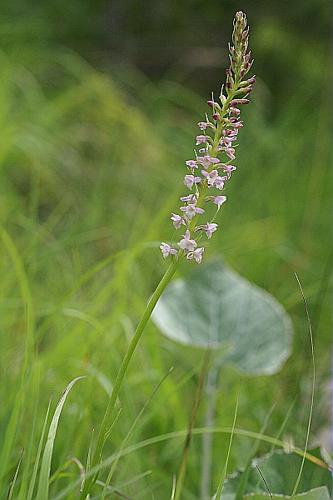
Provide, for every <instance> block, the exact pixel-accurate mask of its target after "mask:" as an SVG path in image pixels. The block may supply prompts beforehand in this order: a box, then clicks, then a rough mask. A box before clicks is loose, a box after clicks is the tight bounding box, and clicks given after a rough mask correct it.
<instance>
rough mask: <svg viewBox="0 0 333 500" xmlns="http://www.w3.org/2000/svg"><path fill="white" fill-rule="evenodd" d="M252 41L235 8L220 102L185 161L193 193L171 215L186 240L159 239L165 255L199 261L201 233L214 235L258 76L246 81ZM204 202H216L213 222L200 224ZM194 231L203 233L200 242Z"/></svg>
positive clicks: (213, 103) (187, 183)
mask: <svg viewBox="0 0 333 500" xmlns="http://www.w3.org/2000/svg"><path fill="white" fill-rule="evenodd" d="M248 39H249V27H248V26H247V19H246V15H245V14H244V13H243V12H237V13H236V15H235V18H234V28H233V33H232V45H231V44H229V58H230V66H229V68H228V69H227V70H226V75H227V76H226V82H225V85H223V86H222V89H221V93H220V97H219V102H216V101H215V100H214V97H213V96H212V99H211V100H209V101H208V102H207V104H208V106H209V107H210V108H211V119H209V117H208V115H206V120H205V121H202V122H199V123H198V127H199V129H200V131H201V133H200V134H199V135H197V137H196V146H197V149H195V160H188V161H186V168H187V173H186V175H185V177H184V185H185V186H186V187H187V188H188V190H189V194H187V195H185V196H182V197H181V198H180V201H181V202H183V205H182V206H181V207H180V212H181V214H180V215H179V214H175V213H173V214H172V216H171V220H172V223H173V225H174V227H175V228H176V229H181V228H184V230H185V231H184V234H183V238H182V239H181V240H180V241H179V242H178V244H177V247H178V248H175V247H173V246H171V245H169V244H168V243H164V242H163V243H161V245H160V249H161V251H162V255H163V257H164V258H166V257H168V256H170V255H171V256H172V255H173V256H174V257H176V258H178V257H181V256H183V255H184V256H185V257H186V258H187V259H188V260H192V259H193V260H195V261H196V262H197V263H198V264H199V263H200V262H201V260H202V256H203V253H204V251H205V248H204V247H203V246H201V247H200V246H198V242H199V240H201V237H202V235H206V237H207V238H208V239H210V238H211V237H212V235H213V233H214V232H215V231H216V230H217V228H218V224H217V223H215V222H214V220H215V217H216V215H217V213H218V211H219V210H220V208H221V206H222V205H223V203H225V201H226V200H227V198H226V196H224V195H223V194H221V193H220V192H221V191H222V190H223V189H224V187H225V184H226V182H227V181H228V180H229V179H230V178H231V175H232V172H233V171H235V170H236V167H235V166H234V165H233V164H232V162H233V161H234V160H235V153H236V141H237V136H238V131H239V129H240V128H242V127H243V122H242V121H241V120H240V113H241V111H240V109H239V108H240V107H241V106H243V105H245V104H248V103H249V99H248V96H249V94H250V92H251V91H252V88H253V85H254V83H255V76H252V77H251V78H248V79H245V76H246V75H247V74H248V72H249V71H250V69H251V67H252V64H253V59H251V51H248ZM206 203H211V204H213V206H215V208H216V210H215V215H214V216H213V218H212V219H211V220H210V222H206V223H205V224H197V222H198V218H199V217H200V216H202V215H203V214H204V213H205V209H204V208H203V206H205V204H206ZM194 234H196V235H199V237H198V238H197V240H198V241H196V239H195V238H194V236H193V235H194Z"/></svg>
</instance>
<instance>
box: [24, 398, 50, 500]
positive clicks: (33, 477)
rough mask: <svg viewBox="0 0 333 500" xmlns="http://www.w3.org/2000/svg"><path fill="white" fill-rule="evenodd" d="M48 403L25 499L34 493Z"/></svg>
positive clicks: (47, 414)
mask: <svg viewBox="0 0 333 500" xmlns="http://www.w3.org/2000/svg"><path fill="white" fill-rule="evenodd" d="M50 405H51V403H49V405H48V407H47V411H46V415H45V419H44V424H43V429H42V434H41V437H40V440H39V444H38V448H37V455H36V460H35V463H34V468H33V471H32V475H31V480H30V483H29V489H28V494H27V498H26V500H31V499H32V495H33V493H34V489H35V484H36V477H37V471H38V467H39V461H40V456H41V454H42V446H43V442H44V436H45V432H46V425H47V421H48V418H49V412H50Z"/></svg>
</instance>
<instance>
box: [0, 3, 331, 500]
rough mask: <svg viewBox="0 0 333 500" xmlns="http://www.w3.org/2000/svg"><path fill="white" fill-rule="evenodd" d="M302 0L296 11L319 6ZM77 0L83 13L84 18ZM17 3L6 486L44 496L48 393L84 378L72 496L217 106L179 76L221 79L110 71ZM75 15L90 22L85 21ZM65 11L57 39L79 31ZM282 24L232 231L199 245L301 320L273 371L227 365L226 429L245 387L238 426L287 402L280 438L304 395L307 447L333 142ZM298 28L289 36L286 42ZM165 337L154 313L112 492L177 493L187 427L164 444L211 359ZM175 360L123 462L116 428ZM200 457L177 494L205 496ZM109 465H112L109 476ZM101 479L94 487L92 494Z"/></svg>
mask: <svg viewBox="0 0 333 500" xmlns="http://www.w3.org/2000/svg"><path fill="white" fill-rule="evenodd" d="M67 3H68V2H67ZM18 4H20V5H23V7H24V4H23V3H22V2H18V3H15V2H13V3H12V6H11V9H12V11H13V12H14V10H15V8H17V6H18ZM309 4H310V2H306V5H304V9H306V12H308V13H310V14H311V12H312V10H311V9H310V7H309ZM8 5H9V4H8ZM44 5H46V7H45V9H46V8H51V7H50V4H46V3H40V9H43V8H44ZM57 5H58V7H59V9H60V3H58V4H57ZM73 5H74V4H73ZM67 7H68V6H67V5H66V9H67ZM232 8H233V9H234V5H232ZM27 9H28V7H27ZM36 9H37V7H36ZM71 9H73V10H74V11H76V9H75V8H74V7H72V4H71ZM86 9H88V7H85V8H83V7H82V9H81V8H80V9H79V10H78V11H77V12H79V13H80V15H81V14H82V15H83V16H86V17H85V18H87V16H88V14H87V10H86ZM282 10H283V9H281V11H282ZM51 11H52V12H54V11H53V10H52V9H51ZM51 11H50V12H51ZM6 12H7V11H6ZM22 12H23V11H20V13H21V14H20V16H19V17H17V16H16V18H15V25H14V26H13V25H12V23H11V22H10V21H11V19H10V16H11V15H12V14H11V13H10V12H8V16H7V17H6V16H4V17H3V18H2V19H1V30H2V34H3V35H4V37H3V38H4V43H8V44H10V49H7V50H6V51H5V52H4V53H2V54H1V64H0V73H1V74H0V122H1V137H0V222H1V246H0V272H1V284H0V352H1V363H0V380H1V384H0V401H1V406H0V449H1V464H0V470H1V477H2V479H1V480H2V489H1V491H0V496H1V497H2V496H4V497H5V496H6V495H7V494H8V493H10V494H11V495H12V498H16V497H17V495H18V497H19V498H20V500H21V499H22V500H23V499H24V500H25V499H26V498H29V495H32V497H31V498H33V495H34V494H35V491H34V490H33V491H32V490H31V487H32V488H33V486H36V484H35V483H36V480H37V478H38V470H37V467H38V464H39V463H40V456H41V455H42V449H43V448H42V443H43V437H44V433H43V426H44V425H46V424H45V414H46V412H47V408H48V404H49V401H50V399H51V398H52V399H53V398H55V397H56V398H57V397H58V394H59V393H60V392H61V391H62V389H63V387H65V386H66V384H67V382H68V380H72V379H73V378H74V377H76V376H77V375H82V374H83V375H88V377H87V379H86V381H85V383H84V384H78V385H77V387H76V390H75V393H73V395H72V397H71V400H70V401H69V402H68V404H66V405H65V406H64V408H63V411H62V416H61V421H60V425H59V428H58V431H57V439H56V441H55V445H54V448H53V454H52V468H51V477H50V482H49V497H50V498H51V499H52V498H56V497H57V495H59V494H60V492H62V491H65V489H66V488H67V487H68V486H71V487H72V489H71V491H70V492H68V494H66V497H65V498H68V499H69V500H71V499H74V498H77V496H78V491H79V485H80V482H81V477H80V468H79V466H78V464H85V463H86V459H87V454H88V449H89V446H90V441H91V434H92V429H96V427H97V424H98V423H99V422H100V420H101V418H102V416H103V414H104V411H105V407H106V402H107V398H108V396H109V391H110V388H112V386H113V383H114V379H115V374H116V372H117V369H118V367H119V365H120V361H121V359H122V357H123V355H124V352H125V349H126V346H127V344H128V339H129V338H130V337H131V335H132V334H133V328H134V327H135V326H136V324H137V320H138V318H139V317H140V315H141V314H142V311H143V308H144V306H145V304H146V300H147V298H148V297H149V296H150V295H151V293H152V291H153V289H154V286H155V285H156V281H157V280H158V278H159V276H160V275H161V274H162V273H163V271H164V263H163V261H162V259H161V258H160V255H159V252H158V245H159V241H160V240H161V239H167V238H168V237H169V234H168V231H169V230H170V229H169V224H168V217H169V213H170V212H171V211H172V210H174V209H175V206H176V199H177V197H178V196H180V195H181V194H182V191H181V179H182V175H183V163H184V160H185V159H188V158H189V157H190V156H191V154H192V148H193V137H194V134H195V132H196V126H195V124H196V122H197V121H199V120H200V119H201V118H202V115H203V113H204V112H205V109H206V108H205V105H204V99H202V97H201V96H199V95H197V93H196V91H193V90H192V91H190V90H189V89H188V88H187V86H184V85H182V84H181V83H180V82H181V81H185V79H184V78H183V77H184V74H185V73H186V75H187V79H188V80H187V81H188V82H189V83H191V85H192V89H193V88H194V87H195V85H197V84H198V85H202V87H204V88H205V94H208V93H209V91H210V89H211V85H212V79H213V78H212V75H211V74H210V76H209V78H210V81H209V85H207V81H205V78H208V73H207V72H203V71H202V70H201V69H200V75H199V76H200V77H198V78H197V77H196V76H193V74H192V73H188V69H186V66H184V68H183V67H181V68H180V69H179V72H178V73H177V72H176V70H175V72H174V73H172V74H171V73H169V74H168V75H165V77H164V78H163V79H161V80H160V81H157V82H156V81H155V82H153V81H151V80H150V79H149V78H147V77H146V76H144V75H142V74H141V73H140V72H138V71H136V70H133V69H131V68H128V67H126V68H119V67H116V66H114V67H113V68H112V70H111V71H110V73H107V72H105V71H103V72H102V71H100V70H98V69H96V68H93V67H91V66H90V65H89V64H87V63H86V62H85V61H84V60H82V59H81V58H80V57H79V56H76V55H74V54H73V53H72V52H70V51H66V50H61V51H60V50H59V49H57V50H55V49H54V47H53V48H52V47H50V46H46V47H45V46H44V47H39V48H38V47H37V45H36V46H34V45H33V44H32V43H26V40H27V38H28V39H29V40H31V38H29V37H30V35H31V25H30V24H29V23H30V21H31V19H32V14H33V13H35V12H36V10H33V9H32V10H31V8H30V6H29V12H31V19H30V18H28V17H27V16H25V15H24V12H23V13H22ZM25 12H26V11H25ZM52 12H51V16H52V15H53V14H52ZM77 12H75V14H77ZM198 12H199V11H198ZM84 13H86V14H84ZM310 14H307V15H309V16H310ZM89 15H90V13H89ZM201 15H202V13H200V16H201ZM200 16H199V17H200ZM310 17H312V14H311V16H310ZM41 18H42V22H39V21H38V19H40V18H39V17H38V16H37V18H35V17H34V20H33V27H34V30H35V31H34V33H35V40H37V39H40V38H43V37H44V35H45V38H47V37H49V36H50V38H51V37H52V36H53V35H52V33H53V32H52V30H51V31H50V30H49V26H48V24H47V16H44V14H43V15H42V14H41ZM36 19H37V20H36ZM71 19H74V18H71ZM200 19H201V17H200ZM316 19H317V21H316V22H319V21H318V18H316ZM66 22H67V21H66ZM75 22H77V23H78V25H79V24H80V23H81V21H80V20H79V19H78V17H77V16H76V15H75ZM89 22H91V23H92V24H93V23H94V20H93V19H91V20H89ZM68 23H70V20H68ZM55 24H56V26H55V29H56V30H60V31H58V33H60V32H61V29H62V28H64V30H65V29H69V28H67V26H68V25H66V26H62V23H61V21H59V22H57V23H55ZM297 24H301V23H297ZM220 25H221V21H220V20H219V23H218V28H219V29H220ZM257 26H259V24H258V25H257ZM264 28H265V29H264ZM289 28H290V25H289ZM289 28H288V29H287V27H286V28H285V29H284V26H282V27H281V24H280V23H279V22H277V23H274V22H273V21H272V23H270V24H269V26H268V25H265V27H263V28H262V29H260V30H257V31H256V32H257V33H258V35H256V36H255V44H256V46H257V47H256V50H257V49H259V48H260V50H259V52H258V56H259V53H262V54H263V59H262V61H260V57H259V58H258V56H256V58H257V73H260V74H259V83H258V86H257V89H256V97H255V102H254V103H253V104H254V105H253V107H252V109H249V110H247V111H246V117H245V120H246V127H245V128H244V130H242V132H241V144H240V147H239V156H238V157H239V169H238V171H237V175H235V176H234V177H233V180H232V183H231V184H230V187H228V190H229V191H228V198H229V201H228V204H226V206H225V209H224V210H223V214H222V213H221V225H222V226H223V227H222V231H221V233H220V234H219V235H217V238H216V239H214V241H213V240H212V242H211V244H210V248H209V250H208V251H207V255H211V256H212V257H213V256H215V255H217V256H220V255H221V254H223V255H224V256H225V259H226V261H227V262H230V264H231V265H232V267H233V268H234V269H236V270H237V272H239V273H240V274H241V275H243V276H245V277H246V279H247V280H249V281H250V282H253V283H256V285H258V286H260V287H262V288H264V289H267V290H268V291H269V292H270V293H272V294H273V295H274V296H276V297H278V300H279V302H281V303H282V304H283V306H284V307H285V309H286V310H287V311H288V313H289V314H290V315H291V317H292V320H293V323H294V325H295V331H296V335H295V338H294V354H293V356H292V357H291V358H290V359H289V360H288V362H287V363H286V366H285V367H284V368H283V371H282V372H281V373H280V374H279V375H278V376H277V377H271V378H270V379H268V378H266V377H263V378H251V379H250V380H247V379H246V378H242V377H235V375H234V372H232V371H230V370H228V369H225V370H224V372H223V380H222V381H221V385H220V386H219V391H218V404H217V415H216V423H217V425H219V426H225V427H229V426H230V425H231V423H232V416H233V412H234V408H235V402H236V397H237V394H239V410H238V423H237V426H238V424H239V427H242V428H245V429H255V430H257V429H260V428H261V426H262V422H263V420H264V419H265V415H266V414H267V412H268V411H269V408H270V407H271V406H272V405H273V403H276V406H275V411H274V414H273V416H272V419H271V422H270V427H269V429H267V433H268V434H270V435H276V434H277V429H279V428H280V426H281V422H283V420H284V417H285V414H286V412H287V411H288V409H289V407H290V405H291V404H292V402H293V401H294V399H295V398H298V401H299V404H297V405H295V409H294V411H293V412H292V414H291V416H290V419H289V421H288V423H287V425H286V429H285V432H286V435H290V434H292V436H293V439H294V440H295V442H296V443H303V442H304V433H305V426H306V418H307V413H308V412H307V409H308V401H309V392H310V388H309V386H308V379H309V366H310V363H309V359H310V358H309V346H308V340H307V335H306V333H305V332H306V322H305V319H304V310H303V306H302V303H301V297H300V295H299V291H298V288H297V284H296V282H295V280H294V277H293V272H294V271H295V270H296V271H297V272H298V274H299V275H300V278H301V280H302V283H303V285H304V289H305V293H306V296H307V299H308V301H309V307H310V314H311V318H312V320H313V323H314V332H315V352H316V359H317V360H319V363H318V364H319V368H320V369H319V374H318V380H319V384H318V397H317V401H316V404H315V415H314V423H313V431H312V433H313V435H314V436H318V435H319V434H321V431H322V429H323V427H324V425H325V423H326V422H327V415H328V410H326V403H327V396H326V394H325V391H324V387H325V386H326V381H327V380H328V377H329V361H330V353H329V349H328V348H327V346H328V342H330V341H331V329H330V319H329V316H330V309H331V307H330V298H329V297H330V281H329V272H328V271H327V270H328V269H330V262H329V258H330V252H331V250H330V232H329V231H328V230H327V228H328V227H330V218H331V216H330V198H331V188H330V176H331V169H330V151H331V137H330V128H329V111H330V110H329V106H328V105H327V92H328V82H327V79H326V78H325V75H324V74H323V68H325V67H327V59H326V55H325V50H324V49H323V50H322V45H320V42H318V43H319V45H316V43H317V42H316V43H315V42H314V41H313V37H311V40H312V42H309V40H308V37H306V38H302V36H301V34H299V33H294V32H292V33H291V31H289ZM290 29H291V28H290ZM300 29H301V27H300ZM302 29H303V28H302ZM88 31H89V30H88ZM88 31H85V32H84V33H88ZM43 33H44V35H43ZM191 33H194V32H193V30H192V31H191ZM196 33H197V32H196ZM293 33H294V35H293ZM9 34H10V36H9ZM36 34H37V35H36ZM7 35H8V36H7ZM289 35H290V36H289ZM291 35H293V36H291ZM196 36H197V34H196ZM288 36H289V38H288ZM15 37H16V38H15ZM14 38H15V40H16V44H15V43H12V42H13V39H14ZM45 38H44V40H45ZM22 40H23V42H24V43H21V42H22ZM58 40H60V41H61V42H62V41H63V38H61V35H60V38H59V39H58ZM289 40H290V43H291V42H295V40H296V41H297V45H295V47H297V50H296V49H295V51H294V52H293V51H291V50H289V48H290V43H289ZM36 43H37V42H36ZM43 43H44V42H43ZM46 45H47V44H46ZM83 52H84V51H83ZM177 54H178V55H179V50H178V52H177ZM286 67H287V68H288V71H286V74H283V69H284V68H286ZM259 68H263V70H262V71H258V69H259ZM277 68H278V69H277ZM203 73H205V74H203ZM217 73H218V75H217V76H218V78H216V79H215V75H214V82H216V89H218V81H219V78H220V76H221V71H220V69H218V70H217ZM282 83H283V85H282ZM214 85H215V84H214ZM196 88H198V87H196ZM277 90H278V91H279V92H277ZM227 205H228V206H227ZM170 234H171V233H170ZM156 333H157V331H156V328H155V326H154V325H153V324H150V326H149V328H148V329H147V332H146V335H145V338H144V339H143V342H142V344H141V345H140V347H139V350H138V352H137V354H136V356H135V359H134V360H133V364H132V366H131V368H130V371H129V373H128V377H127V383H126V386H125V389H124V391H123V392H122V393H121V395H120V399H121V402H122V412H121V414H120V418H119V419H118V421H117V423H116V430H115V432H113V433H112V435H111V437H110V439H109V440H108V442H107V445H106V450H105V460H106V461H107V460H108V459H109V458H110V457H114V458H113V460H115V459H117V467H116V468H115V471H113V475H112V478H113V479H112V482H111V485H110V487H111V488H114V489H116V490H117V491H119V492H120V493H122V494H125V495H127V496H130V497H131V496H132V497H133V496H134V497H135V498H138V499H139V500H140V498H149V497H151V496H152V495H155V497H158V498H161V500H164V499H165V500H167V499H169V498H170V494H171V488H172V477H173V475H174V474H175V473H176V471H177V470H178V465H179V459H180V456H181V444H182V440H183V438H184V435H185V431H184V432H180V433H179V434H177V437H175V438H174V439H169V438H165V439H163V438H164V436H167V433H168V432H172V431H183V430H184V429H186V426H187V422H188V417H189V412H190V408H191V405H192V399H193V394H194V391H195V388H196V383H197V366H199V364H200V363H199V361H200V358H201V356H202V354H201V352H200V351H199V352H198V351H196V350H191V349H189V348H186V349H185V348H181V347H179V346H175V344H174V343H173V342H170V341H169V340H168V339H166V338H164V337H157V335H156ZM157 339H158V341H157ZM171 366H174V367H175V369H174V371H173V372H172V374H171V375H170V376H169V377H168V378H167V379H166V380H165V381H164V382H163V384H162V385H161V387H160V388H159V390H158V392H157V394H155V395H154V398H153V400H152V402H151V403H150V404H149V407H148V408H146V409H145V411H144V412H143V413H142V415H140V418H139V419H138V421H137V422H136V426H135V429H133V432H132V433H131V437H130V442H129V443H128V450H127V452H126V454H125V453H123V454H121V457H120V458H119V460H118V452H119V450H121V448H122V444H123V442H124V436H126V435H127V432H128V429H130V428H131V425H132V423H133V422H134V421H135V418H136V416H137V415H139V414H140V410H141V409H142V408H143V407H144V406H145V403H146V401H147V400H149V398H150V397H151V395H152V393H153V391H154V388H155V387H156V386H157V384H158V383H159V381H160V380H161V379H162V378H163V376H164V375H165V374H166V373H168V371H169V369H170V367H171ZM201 417H202V416H201V415H199V416H198V425H200V422H201ZM45 429H46V427H45ZM40 437H41V438H40ZM284 437H285V436H282V437H281V439H284ZM150 438H154V439H153V441H149V443H148V444H147V445H145V446H144V445H143V444H142V443H144V442H145V440H146V439H150ZM155 438H156V439H155ZM228 442H229V435H228V434H226V435H224V434H221V435H217V437H216V439H215V440H214V464H213V471H212V473H213V478H214V484H218V478H219V477H220V474H221V469H222V467H221V464H222V466H223V464H224V460H225V457H226V455H227V449H228ZM131 446H132V447H131ZM250 448H251V444H250V443H249V438H248V437H246V436H243V435H242V436H241V435H235V438H234V440H233V448H232V450H231V455H230V464H229V470H230V469H231V470H232V469H235V468H237V467H241V466H243V465H244V462H245V463H246V460H247V456H248V454H249V449H250ZM22 449H23V450H24V452H23V454H22ZM259 451H260V452H264V451H267V444H266V445H265V443H264V442H261V444H260V450H259ZM200 456H201V445H200V439H198V437H197V434H196V433H194V438H193V443H192V449H191V453H190V456H189V463H188V468H187V476H186V478H185V483H184V491H183V497H184V499H185V500H187V499H189V500H192V499H193V498H197V496H198V491H199V481H200V479H199V477H198V476H199V474H198V471H199V468H200ZM72 457H74V458H75V460H72ZM105 463H109V464H111V461H109V462H105ZM110 466H111V465H110ZM17 471H18V472H17ZM150 471H152V472H151V473H150ZM16 472H17V474H16ZM81 472H82V471H81ZM108 472H109V470H108V467H107V465H105V467H104V468H103V470H102V471H101V475H100V480H101V482H103V481H105V480H106V478H107V475H108ZM45 477H46V476H45ZM10 484H11V485H12V486H10ZM45 484H46V479H45V483H44V485H45ZM31 485H33V486H31ZM73 485H74V486H73ZM102 490H103V486H102V485H97V487H96V490H95V492H94V494H95V496H97V497H98V495H100V493H101V491H102ZM113 491H114V490H113Z"/></svg>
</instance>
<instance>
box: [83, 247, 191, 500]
mask: <svg viewBox="0 0 333 500" xmlns="http://www.w3.org/2000/svg"><path fill="white" fill-rule="evenodd" d="M181 257H182V253H181V252H180V253H179V256H178V259H177V260H176V259H174V261H173V262H172V263H171V264H170V266H169V267H168V269H167V270H166V272H165V273H164V275H163V277H162V279H161V281H160V282H159V284H158V285H157V287H156V289H155V291H154V293H153V295H152V296H151V297H150V299H149V301H148V304H147V307H146V309H145V311H144V313H143V315H142V318H141V320H140V322H139V324H138V326H137V328H136V330H135V333H134V335H133V337H132V340H131V342H130V344H129V346H128V349H127V351H126V354H125V356H124V358H123V361H122V363H121V366H120V369H119V371H118V374H117V378H116V381H115V383H114V386H113V390H112V394H111V397H110V399H109V402H108V406H107V408H106V412H105V414H104V417H103V421H102V424H101V428H100V431H99V434H98V438H97V444H96V448H95V452H94V455H93V458H92V462H91V466H92V467H94V466H96V465H98V463H99V462H100V460H101V458H102V451H103V447H104V443H105V436H106V434H107V431H108V428H109V426H110V425H111V423H112V419H113V417H114V409H115V406H116V402H117V399H118V396H119V392H120V389H121V386H122V383H123V381H124V378H125V375H126V372H127V369H128V366H129V364H130V362H131V359H132V357H133V354H134V352H135V349H136V347H137V345H138V343H139V341H140V339H141V337H142V334H143V332H144V329H145V327H146V325H147V323H148V321H149V319H150V317H151V315H152V312H153V310H154V308H155V306H156V304H157V301H158V299H159V298H160V296H161V295H162V293H163V291H164V290H165V288H166V286H167V285H168V284H169V282H170V281H171V279H172V277H173V275H174V274H175V272H176V269H177V267H178V263H179V261H180V259H181ZM96 479H97V476H95V477H92V478H91V479H89V481H87V482H86V483H85V485H84V488H83V491H82V493H81V498H84V499H85V498H86V496H87V495H88V493H89V492H90V489H91V487H92V485H93V484H94V482H95V481H96Z"/></svg>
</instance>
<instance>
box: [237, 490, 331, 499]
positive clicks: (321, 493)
mask: <svg viewBox="0 0 333 500" xmlns="http://www.w3.org/2000/svg"><path fill="white" fill-rule="evenodd" d="M288 498H290V499H291V498H293V499H295V500H297V499H298V500H330V498H331V497H330V495H329V493H328V489H327V488H326V487H323V488H315V489H313V490H310V491H307V492H305V493H300V494H298V495H294V496H293V497H288V496H285V495H270V494H269V493H266V494H259V495H256V494H254V495H245V497H244V500H269V499H271V500H283V499H285V500H287V499H288Z"/></svg>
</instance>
